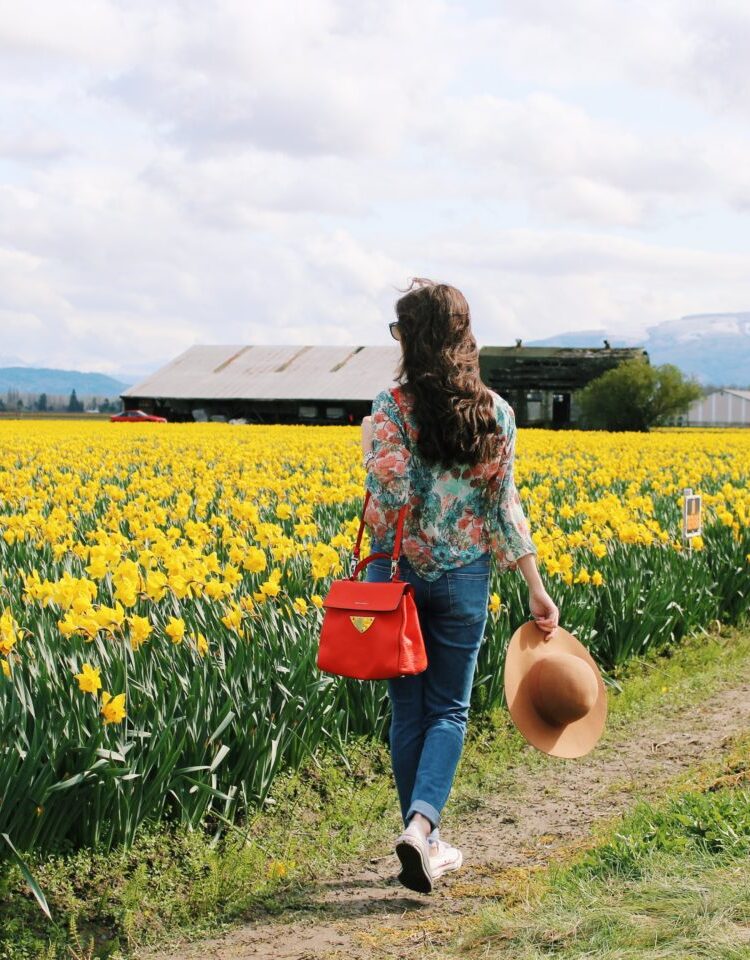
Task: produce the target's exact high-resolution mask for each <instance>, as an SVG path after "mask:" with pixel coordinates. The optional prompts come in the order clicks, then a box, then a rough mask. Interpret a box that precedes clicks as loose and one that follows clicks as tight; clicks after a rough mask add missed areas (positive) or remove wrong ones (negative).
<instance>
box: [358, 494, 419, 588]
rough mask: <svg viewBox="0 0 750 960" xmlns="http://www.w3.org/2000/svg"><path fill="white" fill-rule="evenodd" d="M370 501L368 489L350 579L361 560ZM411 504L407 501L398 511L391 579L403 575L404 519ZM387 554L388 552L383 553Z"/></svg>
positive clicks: (399, 577) (396, 578) (398, 578)
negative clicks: (401, 565)
mask: <svg viewBox="0 0 750 960" xmlns="http://www.w3.org/2000/svg"><path fill="white" fill-rule="evenodd" d="M369 502H370V491H369V490H368V491H367V492H366V493H365V502H364V504H363V506H362V516H361V517H360V518H359V531H358V533H357V542H356V543H355V544H354V549H353V550H352V555H353V557H354V559H353V561H352V572H351V573H350V579H354V577H355V573H354V570H355V569H356V567H357V564H358V562H359V550H360V545H361V543H362V534H363V533H364V530H365V512H366V510H367V504H368V503H369ZM408 506H409V504H408V502H407V503H405V504H404V505H403V506H402V507H400V508H399V511H398V520H397V522H396V537H395V539H394V541H393V553H392V554H391V580H400V579H401V576H400V574H399V571H398V558H399V557H400V556H401V540H402V537H403V534H404V521H405V520H406V509H407V507H408ZM383 556H386V554H383Z"/></svg>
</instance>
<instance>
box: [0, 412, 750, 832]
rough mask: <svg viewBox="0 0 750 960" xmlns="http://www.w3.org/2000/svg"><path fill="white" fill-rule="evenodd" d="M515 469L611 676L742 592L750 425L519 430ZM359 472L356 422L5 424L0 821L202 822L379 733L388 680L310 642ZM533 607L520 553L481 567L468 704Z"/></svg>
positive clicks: (494, 700) (492, 687)
mask: <svg viewBox="0 0 750 960" xmlns="http://www.w3.org/2000/svg"><path fill="white" fill-rule="evenodd" d="M515 476H516V485H517V486H518V489H519V492H520V494H521V498H522V500H523V503H524V507H525V511H526V514H527V516H528V518H529V522H530V525H531V529H532V532H533V536H534V541H535V543H536V544H537V546H538V549H539V555H538V564H539V567H540V570H541V572H542V577H543V580H544V582H545V585H546V586H547V589H548V591H549V593H550V594H551V595H552V597H553V599H554V600H555V602H556V603H557V604H558V607H559V609H560V623H561V624H562V625H563V626H564V627H565V628H566V629H568V630H570V631H571V632H573V633H574V634H575V635H576V636H577V637H579V639H581V640H582V641H583V642H584V643H586V644H587V646H588V647H589V648H590V649H591V651H592V653H593V654H594V656H595V657H596V659H597V660H598V662H599V663H600V664H601V666H602V668H603V669H604V670H606V671H608V673H607V678H608V679H609V680H614V678H615V677H616V673H617V667H618V665H620V664H621V663H623V662H624V661H625V660H627V659H628V658H629V657H631V656H633V655H638V654H641V653H643V652H644V651H646V650H647V649H648V648H650V647H660V646H664V645H667V644H670V643H675V642H677V641H679V639H680V637H682V636H683V635H684V634H685V633H686V632H687V631H689V630H691V629H693V628H696V627H699V626H701V625H706V624H708V622H709V621H711V620H712V619H716V618H718V619H721V620H722V621H724V622H738V621H739V620H741V619H742V618H743V617H745V616H746V615H747V614H748V612H749V611H750V590H749V588H750V530H749V523H750V431H739V430H737V431H731V430H714V431H694V430H668V431H657V432H654V433H652V434H648V435H636V434H606V433H600V432H573V431H542V430H523V429H522V430H520V431H519V438H518V445H517V460H516V471H515ZM363 481H364V471H363V468H362V466H361V456H360V441H359V429H358V428H347V427H317V426H308V427H284V426H246V427H228V426H226V425H221V424H185V425H178V424H169V425H166V426H161V425H147V426H140V425H138V426H135V425H118V424H110V423H106V424H100V423H96V422H93V423H92V422H86V421H82V422H65V423H56V422H49V421H38V422H28V421H26V422H14V421H6V422H0V666H2V670H1V671H0V800H1V803H0V837H1V836H2V835H3V834H7V836H8V838H9V839H10V841H11V842H12V844H13V845H14V846H15V848H16V849H18V850H31V849H33V848H38V849H45V850H54V849H64V848H65V847H79V846H82V845H94V844H95V845H100V846H102V845H103V846H104V847H105V848H111V847H112V846H113V845H115V844H119V843H123V842H124V843H128V842H130V841H132V839H133V837H134V835H135V833H136V831H137V830H138V827H139V825H140V824H142V823H143V822H144V821H146V820H158V819H160V818H176V819H178V820H180V821H182V822H184V823H189V824H192V825H195V826H197V825H198V824H199V823H204V824H208V825H209V826H210V827H211V828H212V829H215V830H217V831H220V830H222V829H224V828H225V826H226V822H227V821H229V822H233V821H234V820H235V818H237V817H238V816H241V815H242V814H243V813H244V812H246V811H248V810H250V809H253V808H255V807H257V805H259V804H262V803H264V802H265V801H266V800H267V798H268V796H269V791H270V788H271V785H272V783H273V780H274V777H275V776H276V774H277V773H278V772H279V771H280V770H282V769H288V768H294V767H295V766H297V765H298V764H299V763H300V762H301V761H302V760H303V759H306V758H307V757H309V756H310V755H311V754H314V752H315V750H316V748H317V747H318V746H319V745H320V744H322V743H325V744H326V745H328V746H331V745H332V746H333V747H334V748H339V749H341V750H342V751H343V748H344V744H345V743H346V740H347V738H348V737H349V736H350V735H352V734H354V733H369V734H372V735H373V736H376V737H384V736H385V734H386V729H387V699H386V691H385V683H384V682H382V681H381V682H378V683H372V682H369V683H368V682H366V683H360V682H359V681H350V680H344V679H342V678H335V677H331V676H327V675H322V674H321V673H320V672H319V671H318V669H317V666H316V663H315V660H316V655H317V642H318V632H319V626H320V622H321V619H322V610H321V604H322V598H323V597H324V596H325V594H326V592H327V589H328V585H329V583H330V580H331V578H332V576H338V575H342V574H343V573H344V572H345V571H346V570H348V559H349V555H350V550H351V547H352V546H353V543H354V538H355V535H356V531H357V528H358V523H359V515H360V511H361V507H362V493H363ZM686 486H689V487H692V488H693V491H694V492H697V493H701V494H702V497H703V511H704V517H703V519H704V534H703V537H702V538H695V539H694V540H693V541H692V549H691V550H686V549H684V548H683V545H682V542H681V536H680V522H681V492H682V489H683V488H684V487H686ZM367 552H368V542H367V539H366V538H365V543H364V552H363V555H366V554H367ZM528 616H529V611H528V605H527V591H526V587H525V584H524V582H523V579H522V577H521V575H520V573H519V572H507V573H504V574H503V575H502V576H500V577H497V576H495V579H494V580H493V583H492V586H491V600H490V610H489V618H488V623H487V633H486V638H485V643H484V644H483V646H482V649H481V653H480V661H479V666H478V670H477V677H476V682H475V689H474V701H473V707H474V709H475V710H483V709H489V708H492V707H495V706H498V705H502V704H503V691H502V669H503V658H504V653H505V647H506V644H507V642H508V639H509V637H510V635H511V634H512V632H513V630H514V629H515V628H516V627H517V626H518V625H520V623H521V622H523V621H524V620H525V619H527V618H528ZM2 846H3V844H2V843H0V848H2Z"/></svg>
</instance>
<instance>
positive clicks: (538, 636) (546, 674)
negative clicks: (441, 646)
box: [505, 620, 607, 757]
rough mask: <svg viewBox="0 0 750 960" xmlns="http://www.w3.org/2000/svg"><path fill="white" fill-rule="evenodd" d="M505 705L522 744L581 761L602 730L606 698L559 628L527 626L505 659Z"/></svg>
mask: <svg viewBox="0 0 750 960" xmlns="http://www.w3.org/2000/svg"><path fill="white" fill-rule="evenodd" d="M505 699H506V702H507V704H508V710H509V711H510V716H511V719H512V720H513V723H515V725H516V726H517V727H518V729H519V730H520V731H521V733H522V734H523V736H524V737H525V738H526V739H527V740H528V742H529V743H530V744H531V745H532V746H534V747H536V748H537V749H538V750H542V751H543V752H544V753H548V754H550V755H551V756H553V757H582V756H583V755H584V754H585V753H588V752H589V750H591V749H592V748H593V746H594V745H595V743H596V741H597V740H598V739H599V737H600V736H601V734H602V730H603V729H604V721H605V719H606V716H607V694H606V691H605V689H604V681H603V680H602V678H601V674H600V673H599V668H598V667H597V665H596V663H595V662H594V659H593V657H592V656H591V654H590V653H589V652H588V650H587V649H586V648H585V647H584V646H583V644H582V643H580V642H579V641H578V640H577V639H576V638H575V637H574V636H573V634H572V633H568V631H567V630H565V629H563V628H562V627H561V626H557V627H555V629H554V630H553V631H552V632H551V633H547V632H545V631H544V630H541V629H540V628H539V627H538V626H537V625H536V622H535V621H534V620H527V621H526V622H525V623H523V624H522V625H521V626H520V627H519V628H518V629H517V630H516V632H515V633H514V634H513V636H512V637H511V639H510V643H509V644H508V652H507V654H506V656H505Z"/></svg>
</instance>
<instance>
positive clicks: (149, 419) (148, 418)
mask: <svg viewBox="0 0 750 960" xmlns="http://www.w3.org/2000/svg"><path fill="white" fill-rule="evenodd" d="M109 419H110V422H111V423H166V422H167V418H166V417H155V416H154V415H153V414H151V413H144V412H143V410H123V411H122V413H116V414H115V415H114V416H112V417H110V418H109Z"/></svg>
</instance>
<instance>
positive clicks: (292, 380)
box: [122, 341, 648, 427]
mask: <svg viewBox="0 0 750 960" xmlns="http://www.w3.org/2000/svg"><path fill="white" fill-rule="evenodd" d="M605 344H606V341H605ZM633 356H643V357H644V358H645V359H648V354H646V351H645V350H641V349H638V348H629V349H615V350H613V349H611V348H609V347H608V346H605V347H603V348H600V349H596V348H570V347H523V346H521V345H520V341H517V344H516V346H515V347H482V348H481V349H480V351H479V366H480V373H481V377H482V380H483V381H484V382H485V383H486V384H487V385H488V386H489V387H491V388H492V389H493V390H495V391H496V392H497V393H499V394H500V395H501V396H502V397H504V398H505V399H506V400H507V401H508V402H509V403H510V405H511V406H512V407H513V410H514V411H515V414H516V422H517V424H518V425H519V426H550V427H561V426H565V425H567V424H570V423H574V422H575V420H576V414H577V411H576V408H575V400H574V396H573V395H574V392H575V391H576V390H578V389H580V388H581V387H583V386H585V385H586V384H587V383H588V382H589V381H590V380H592V379H594V378H595V377H598V376H599V375H600V374H602V373H604V372H605V371H606V370H609V369H610V368H611V367H614V366H617V364H618V363H621V362H622V361H623V360H626V359H630V358H631V357H633ZM400 357H401V347H400V346H399V345H398V344H397V343H395V342H394V343H393V345H392V346H391V345H386V346H370V347H367V346H364V347H363V346H360V347H354V346H340V347H318V346H252V345H246V346H198V347H191V348H190V349H189V350H186V351H185V352H184V353H182V354H181V355H180V356H179V357H177V358H176V359H175V360H172V361H171V362H170V363H168V364H167V365H166V366H164V367H162V368H161V369H160V370H157V371H156V372H155V373H153V374H152V375H151V376H149V377H147V378H146V379H145V380H143V381H141V382H140V383H137V384H135V386H133V387H130V388H129V389H128V390H126V391H125V392H124V393H123V394H122V399H123V401H124V404H125V407H126V408H127V409H132V408H140V409H143V410H146V411H149V412H152V413H158V414H161V415H163V416H166V417H167V418H168V419H169V420H202V419H216V420H230V419H240V418H241V419H245V420H247V421H248V422H250V423H319V424H320V423H331V424H333V423H344V424H346V423H357V424H358V423H360V422H361V420H362V418H363V417H364V416H367V415H368V414H369V413H370V410H371V407H372V400H373V397H374V396H375V395H376V394H377V393H378V392H379V391H380V390H383V389H384V388H386V387H390V386H392V385H393V384H394V383H395V373H396V367H397V365H398V361H399V359H400Z"/></svg>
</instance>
